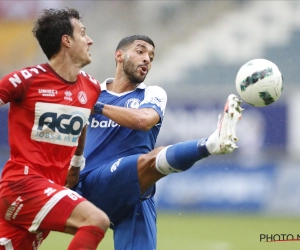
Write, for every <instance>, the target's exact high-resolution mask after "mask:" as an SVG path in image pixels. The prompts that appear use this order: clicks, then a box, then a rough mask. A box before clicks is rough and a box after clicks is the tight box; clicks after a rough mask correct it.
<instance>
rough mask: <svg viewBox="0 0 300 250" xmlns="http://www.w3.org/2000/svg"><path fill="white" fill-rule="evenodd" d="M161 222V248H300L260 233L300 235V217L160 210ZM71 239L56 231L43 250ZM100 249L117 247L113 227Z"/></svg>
mask: <svg viewBox="0 0 300 250" xmlns="http://www.w3.org/2000/svg"><path fill="white" fill-rule="evenodd" d="M157 224H158V244H157V250H253V249H255V250H282V249H289V250H296V249H297V250H298V249H300V241H293V242H263V241H262V242H260V234H268V235H271V234H273V235H274V234H292V235H294V236H297V234H299V235H300V218H285V217H280V218H278V217H264V216H258V215H236V216H234V215H224V214H222V215H221V214H200V213H197V214H189V213H187V214H186V213H183V214H175V213H158V222H157ZM71 239H72V236H69V235H66V234H62V233H54V232H52V233H50V235H49V236H48V238H47V239H46V240H45V241H44V242H43V243H42V245H41V247H40V248H39V250H66V249H67V246H68V243H69V242H70V240H71ZM98 249H105V250H113V249H114V248H113V242H112V231H111V230H110V229H109V230H108V232H107V233H106V236H105V238H104V240H103V241H102V242H101V244H100V245H99V247H98ZM136 250H148V249H136Z"/></svg>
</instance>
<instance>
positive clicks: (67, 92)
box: [64, 90, 73, 101]
mask: <svg viewBox="0 0 300 250" xmlns="http://www.w3.org/2000/svg"><path fill="white" fill-rule="evenodd" d="M64 99H65V100H67V101H73V98H72V93H71V91H69V90H67V91H65V97H64Z"/></svg>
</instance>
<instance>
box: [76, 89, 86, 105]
mask: <svg viewBox="0 0 300 250" xmlns="http://www.w3.org/2000/svg"><path fill="white" fill-rule="evenodd" d="M77 98H78V101H79V102H80V103H82V104H86V103H87V95H86V93H85V92H83V91H80V92H79V93H78V95H77Z"/></svg>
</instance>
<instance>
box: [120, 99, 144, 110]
mask: <svg viewBox="0 0 300 250" xmlns="http://www.w3.org/2000/svg"><path fill="white" fill-rule="evenodd" d="M140 102H141V101H140V100H139V99H137V98H130V99H128V100H127V101H126V102H125V104H124V107H126V108H132V109H138V108H139V106H140Z"/></svg>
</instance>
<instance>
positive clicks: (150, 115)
mask: <svg viewBox="0 0 300 250" xmlns="http://www.w3.org/2000/svg"><path fill="white" fill-rule="evenodd" d="M97 105H98V106H99V105H103V107H102V109H101V112H102V113H101V114H102V115H105V116H106V117H108V118H109V119H111V120H113V121H114V122H116V123H118V124H119V125H121V126H122V127H126V128H130V129H134V130H143V131H147V130H149V129H151V128H152V127H153V126H155V125H156V124H157V123H158V122H159V121H160V116H159V114H158V113H157V112H156V111H155V110H154V109H152V108H142V109H132V108H124V107H118V106H113V105H108V104H103V103H99V102H98V103H97V104H96V106H97ZM95 113H98V114H99V110H98V111H97V108H96V107H95Z"/></svg>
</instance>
